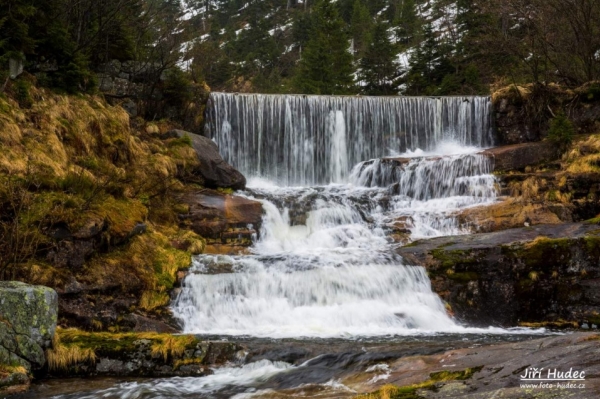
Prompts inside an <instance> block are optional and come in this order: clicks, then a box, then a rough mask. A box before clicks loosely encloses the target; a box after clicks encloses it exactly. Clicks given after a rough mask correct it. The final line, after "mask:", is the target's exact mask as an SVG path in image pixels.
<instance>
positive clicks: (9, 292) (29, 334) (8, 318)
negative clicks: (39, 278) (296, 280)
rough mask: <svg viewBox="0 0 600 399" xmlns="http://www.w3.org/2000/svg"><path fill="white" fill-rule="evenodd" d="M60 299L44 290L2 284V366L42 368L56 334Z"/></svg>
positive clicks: (20, 284)
mask: <svg viewBox="0 0 600 399" xmlns="http://www.w3.org/2000/svg"><path fill="white" fill-rule="evenodd" d="M57 317H58V295H57V294H56V291H54V290H52V289H50V288H47V287H42V286H32V285H28V284H24V283H20V282H15V281H3V282H0V348H2V351H0V364H12V363H15V362H16V363H17V364H18V365H19V366H24V367H26V368H28V369H29V368H30V367H32V368H34V369H36V368H40V367H42V366H43V365H44V363H45V362H46V359H45V357H44V349H45V348H47V347H49V346H50V344H51V342H52V338H53V337H54V333H55V330H56V322H57Z"/></svg>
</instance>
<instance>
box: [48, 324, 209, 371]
mask: <svg viewBox="0 0 600 399" xmlns="http://www.w3.org/2000/svg"><path fill="white" fill-rule="evenodd" d="M56 335H57V336H60V340H61V341H63V342H66V343H67V345H68V346H69V347H76V348H78V350H80V351H82V353H93V356H94V359H95V357H96V354H97V352H101V351H109V352H116V353H122V352H128V351H135V350H137V346H136V345H135V343H136V342H137V341H139V340H148V341H151V351H152V355H153V356H160V357H162V358H163V359H164V361H165V362H166V361H167V360H168V358H169V356H170V357H172V358H180V357H182V356H183V353H184V352H185V350H186V349H188V348H189V347H191V346H193V345H194V344H195V343H197V342H198V340H197V339H196V338H195V337H194V336H193V335H171V334H158V333H107V332H93V333H92V332H86V331H81V330H76V329H66V330H65V329H59V330H57V334H56ZM83 361H85V360H83ZM71 364H73V363H71Z"/></svg>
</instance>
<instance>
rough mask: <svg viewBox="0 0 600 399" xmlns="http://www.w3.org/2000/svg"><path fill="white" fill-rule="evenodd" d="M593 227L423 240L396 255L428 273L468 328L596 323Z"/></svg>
mask: <svg viewBox="0 0 600 399" xmlns="http://www.w3.org/2000/svg"><path fill="white" fill-rule="evenodd" d="M599 230H600V229H599V228H598V226H597V225H593V224H586V223H572V224H561V225H541V226H535V227H523V228H519V229H512V230H505V231H500V232H495V233H485V234H473V235H470V236H458V237H442V238H436V239H432V240H422V241H418V242H416V243H413V244H411V245H409V246H406V247H403V248H401V249H400V250H399V254H400V255H402V256H403V257H404V259H405V260H406V261H407V262H409V263H413V264H418V265H423V266H425V267H426V268H427V271H428V274H429V275H430V278H431V281H432V286H433V288H434V290H435V291H436V292H437V293H438V294H439V295H440V296H441V297H442V298H443V299H444V300H445V301H446V302H447V303H449V304H450V306H451V307H452V310H453V312H454V313H455V315H456V317H457V318H458V319H460V320H463V321H465V322H467V323H469V324H471V325H481V326H488V325H505V326H514V325H517V324H518V323H525V322H533V323H541V322H556V321H559V320H567V321H571V322H575V323H576V324H577V323H579V324H581V323H583V322H596V321H598V320H597V319H598V314H600V306H598V305H597V304H595V303H596V294H594V289H593V288H590V287H594V286H595V282H596V280H597V279H598V278H600V237H599V236H598V235H597V233H598V232H599Z"/></svg>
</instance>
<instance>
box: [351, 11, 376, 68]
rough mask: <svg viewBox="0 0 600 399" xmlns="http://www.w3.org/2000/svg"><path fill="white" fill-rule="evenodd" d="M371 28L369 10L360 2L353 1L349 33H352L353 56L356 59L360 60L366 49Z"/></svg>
mask: <svg viewBox="0 0 600 399" xmlns="http://www.w3.org/2000/svg"><path fill="white" fill-rule="evenodd" d="M371 26H372V21H371V15H370V14H369V9H368V8H367V6H366V5H365V4H364V3H363V2H362V0H355V1H354V6H353V8H352V22H351V25H350V31H351V33H352V40H353V43H354V56H355V57H356V58H361V57H362V55H363V54H364V52H365V50H366V48H367V45H368V39H369V34H370V32H371Z"/></svg>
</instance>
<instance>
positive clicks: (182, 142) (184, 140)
mask: <svg viewBox="0 0 600 399" xmlns="http://www.w3.org/2000/svg"><path fill="white" fill-rule="evenodd" d="M167 145H168V146H169V147H179V146H183V147H191V146H192V138H191V137H190V136H189V135H187V134H184V135H183V136H182V137H179V138H177V139H171V140H169V141H168V142H167Z"/></svg>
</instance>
